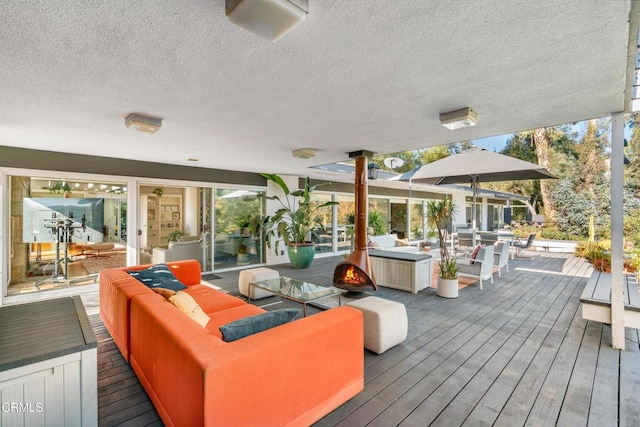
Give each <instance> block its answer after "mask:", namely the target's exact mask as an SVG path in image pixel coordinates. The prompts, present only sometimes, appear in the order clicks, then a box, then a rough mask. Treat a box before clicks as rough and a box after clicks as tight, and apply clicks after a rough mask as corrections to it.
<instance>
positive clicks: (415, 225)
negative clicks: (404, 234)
mask: <svg viewBox="0 0 640 427" xmlns="http://www.w3.org/2000/svg"><path fill="white" fill-rule="evenodd" d="M410 204H411V222H410V223H411V236H410V237H409V238H410V239H411V240H422V239H424V238H425V233H426V232H425V228H426V219H425V216H424V214H425V212H424V211H423V205H424V204H423V202H422V200H411V201H410Z"/></svg>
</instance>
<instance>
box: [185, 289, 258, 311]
mask: <svg viewBox="0 0 640 427" xmlns="http://www.w3.org/2000/svg"><path fill="white" fill-rule="evenodd" d="M184 292H186V293H188V294H189V295H191V296H192V297H193V299H194V300H196V302H197V303H198V305H200V307H202V310H203V311H204V312H205V313H207V314H208V315H209V316H211V314H212V313H214V312H217V311H221V310H226V309H228V308H231V307H237V306H239V305H246V304H247V303H246V302H244V301H243V300H241V299H240V298H238V297H234V296H233V295H229V294H225V293H224V292H221V291H217V290H215V289H212V288H210V287H208V286H204V285H194V286H189V288H188V289H185V291H184Z"/></svg>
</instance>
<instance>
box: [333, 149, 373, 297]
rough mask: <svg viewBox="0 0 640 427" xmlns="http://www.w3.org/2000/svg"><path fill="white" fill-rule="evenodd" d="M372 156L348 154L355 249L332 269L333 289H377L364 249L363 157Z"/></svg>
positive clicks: (364, 176)
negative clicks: (351, 159) (352, 173)
mask: <svg viewBox="0 0 640 427" xmlns="http://www.w3.org/2000/svg"><path fill="white" fill-rule="evenodd" d="M372 154H373V153H368V152H366V151H357V152H354V153H349V157H355V159H356V184H355V193H356V194H355V205H356V212H355V229H354V234H355V236H354V239H355V250H354V251H353V252H352V253H351V254H350V255H349V256H348V257H347V259H346V260H344V261H343V262H341V263H340V264H338V266H337V267H336V269H335V271H334V273H333V286H335V287H336V288H340V289H344V290H346V291H350V292H364V291H376V290H378V285H376V279H375V277H374V276H373V270H372V269H371V262H370V261H369V252H368V250H367V157H370V156H371V155H372Z"/></svg>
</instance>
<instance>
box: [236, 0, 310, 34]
mask: <svg viewBox="0 0 640 427" xmlns="http://www.w3.org/2000/svg"><path fill="white" fill-rule="evenodd" d="M225 2H226V11H227V12H226V13H227V17H228V18H229V21H231V22H233V23H234V24H236V25H237V26H239V27H242V28H244V29H245V30H249V31H251V32H252V33H254V34H257V35H259V36H260V37H262V38H265V39H267V40H271V41H272V42H275V41H277V40H278V39H280V38H281V37H282V36H284V35H285V34H287V33H288V32H289V31H291V30H292V29H293V28H294V27H295V26H297V25H298V24H300V23H301V22H302V21H304V18H306V17H307V13H309V1H308V0H226V1H225Z"/></svg>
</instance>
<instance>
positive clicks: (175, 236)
mask: <svg viewBox="0 0 640 427" xmlns="http://www.w3.org/2000/svg"><path fill="white" fill-rule="evenodd" d="M185 234H186V233H185V232H184V231H182V230H172V231H171V232H170V233H169V234H168V235H167V243H170V242H177V241H178V240H180V238H181V237H182V236H184V235H185Z"/></svg>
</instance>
